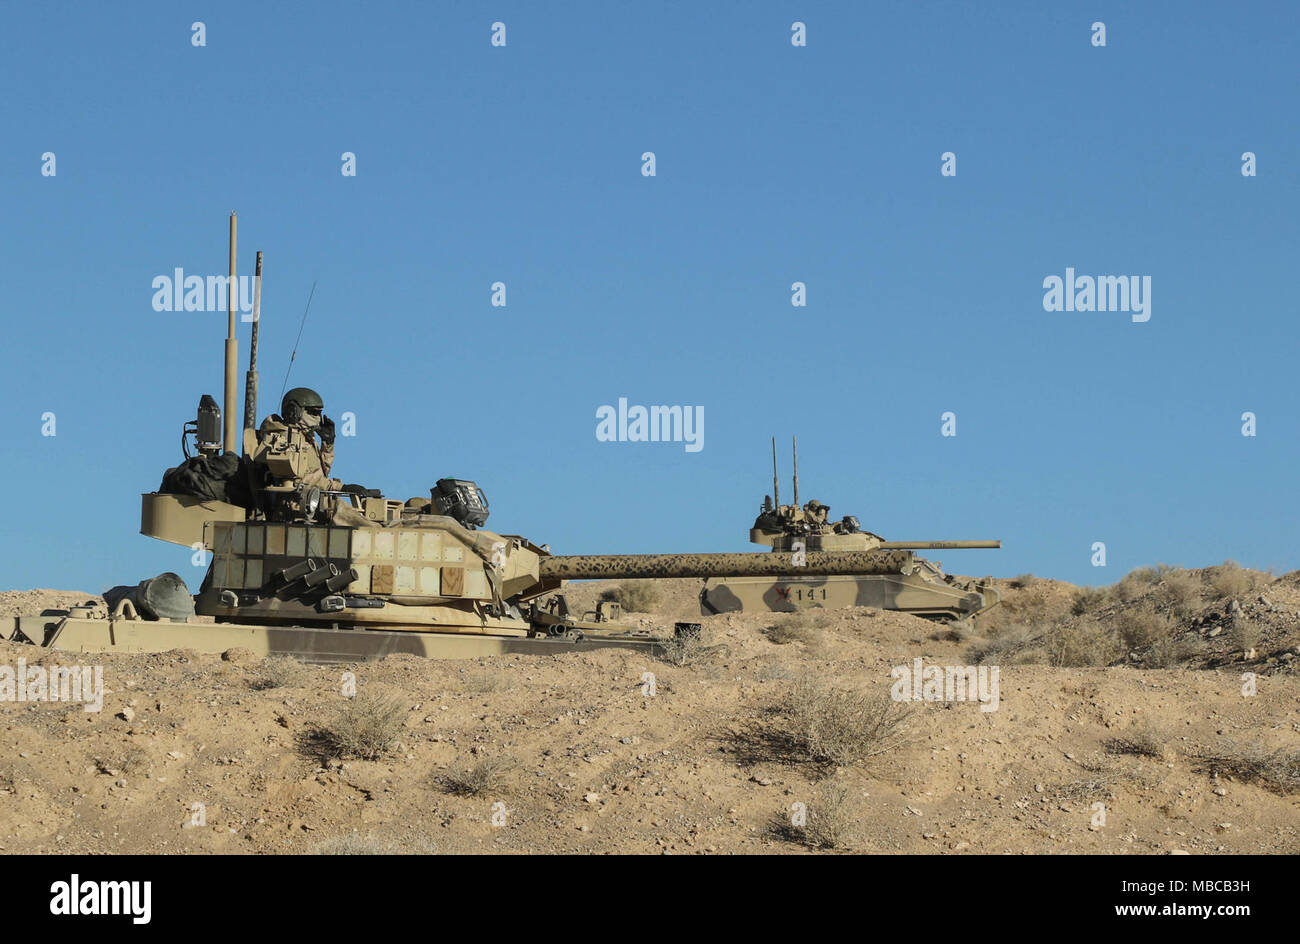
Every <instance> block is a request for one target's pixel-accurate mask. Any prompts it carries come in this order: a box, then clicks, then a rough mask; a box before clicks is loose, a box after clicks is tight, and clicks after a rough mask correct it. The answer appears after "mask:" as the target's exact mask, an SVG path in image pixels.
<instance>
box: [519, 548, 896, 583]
mask: <svg viewBox="0 0 1300 944" xmlns="http://www.w3.org/2000/svg"><path fill="white" fill-rule="evenodd" d="M794 556H795V555H794V554H792V553H788V552H782V551H775V552H772V553H762V552H759V553H754V554H750V553H740V554H587V555H570V556H556V557H543V558H542V559H541V565H540V567H541V576H542V577H543V578H546V577H558V578H560V579H562V580H608V579H631V580H636V579H641V578H647V577H829V576H834V575H836V574H848V575H854V576H856V575H862V574H896V573H901V572H902V571H903V569H904V568H905V567H907V566H908V565H909V564H910V563H911V561H912V555H911V554H909V553H908V552H907V551H903V550H887V551H881V550H871V551H808V552H807V553H805V554H804V555H802V556H803V559H804V563H802V564H796V563H795V562H794Z"/></svg>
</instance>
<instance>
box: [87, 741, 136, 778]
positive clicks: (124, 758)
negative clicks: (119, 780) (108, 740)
mask: <svg viewBox="0 0 1300 944" xmlns="http://www.w3.org/2000/svg"><path fill="white" fill-rule="evenodd" d="M148 766H149V752H148V751H146V750H145V749H144V748H142V747H140V746H138V745H135V744H123V745H121V746H120V747H114V748H109V749H108V750H107V751H105V752H104V753H103V754H101V755H99V756H97V757H96V758H95V769H96V770H98V771H99V772H100V773H101V774H109V775H111V776H117V775H118V774H129V773H138V772H140V771H142V770H145V769H147V768H148Z"/></svg>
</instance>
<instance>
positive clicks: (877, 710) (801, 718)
mask: <svg viewBox="0 0 1300 944" xmlns="http://www.w3.org/2000/svg"><path fill="white" fill-rule="evenodd" d="M785 713H786V716H787V718H788V720H789V722H790V736H791V739H792V740H793V742H794V743H795V744H796V745H797V746H798V747H799V748H800V749H801V750H802V751H803V752H804V753H806V754H807V755H808V756H809V757H810V758H812V759H813V760H815V761H819V762H822V763H830V764H836V765H838V766H840V767H848V766H851V765H853V764H860V763H862V762H863V761H866V760H869V759H871V758H873V757H879V756H880V755H881V754H885V753H888V752H889V751H892V750H894V749H895V748H897V747H899V746H901V745H902V744H904V743H906V740H907V738H906V735H907V729H908V726H909V725H910V723H911V720H912V706H911V705H910V704H908V703H903V702H896V701H894V700H893V699H892V698H890V696H889V694H888V693H886V692H862V691H857V690H854V689H842V688H835V687H832V686H829V685H826V684H824V683H822V682H820V681H818V680H816V679H813V678H809V677H805V678H803V679H800V680H799V681H798V682H796V683H795V686H794V691H793V692H792V694H791V696H790V702H789V704H788V705H787V706H786V712H785Z"/></svg>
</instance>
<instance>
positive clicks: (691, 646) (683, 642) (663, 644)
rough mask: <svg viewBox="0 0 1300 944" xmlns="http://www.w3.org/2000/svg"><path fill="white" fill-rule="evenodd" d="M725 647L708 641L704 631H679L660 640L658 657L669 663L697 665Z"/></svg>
mask: <svg viewBox="0 0 1300 944" xmlns="http://www.w3.org/2000/svg"><path fill="white" fill-rule="evenodd" d="M725 649H726V647H725V646H711V645H709V644H708V643H706V642H705V641H704V634H703V633H702V632H686V633H683V632H677V633H673V635H672V636H669V637H668V638H667V639H663V640H661V641H660V642H659V645H658V647H657V648H656V657H657V658H658V659H659V660H660V661H661V662H667V663H668V664H669V665H676V666H687V665H696V664H698V663H700V662H703V661H705V660H706V659H708V658H709V657H710V656H712V655H714V654H715V653H717V652H719V651H720V650H725Z"/></svg>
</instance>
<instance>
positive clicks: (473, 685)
mask: <svg viewBox="0 0 1300 944" xmlns="http://www.w3.org/2000/svg"><path fill="white" fill-rule="evenodd" d="M502 684H504V682H503V680H502V678H501V675H500V673H499V672H493V671H492V670H491V669H487V668H484V669H480V670H478V671H474V672H469V673H468V674H466V676H465V691H466V692H468V693H469V694H471V695H485V694H487V693H488V692H495V691H496V690H497V689H499V688H501V686H502Z"/></svg>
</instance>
